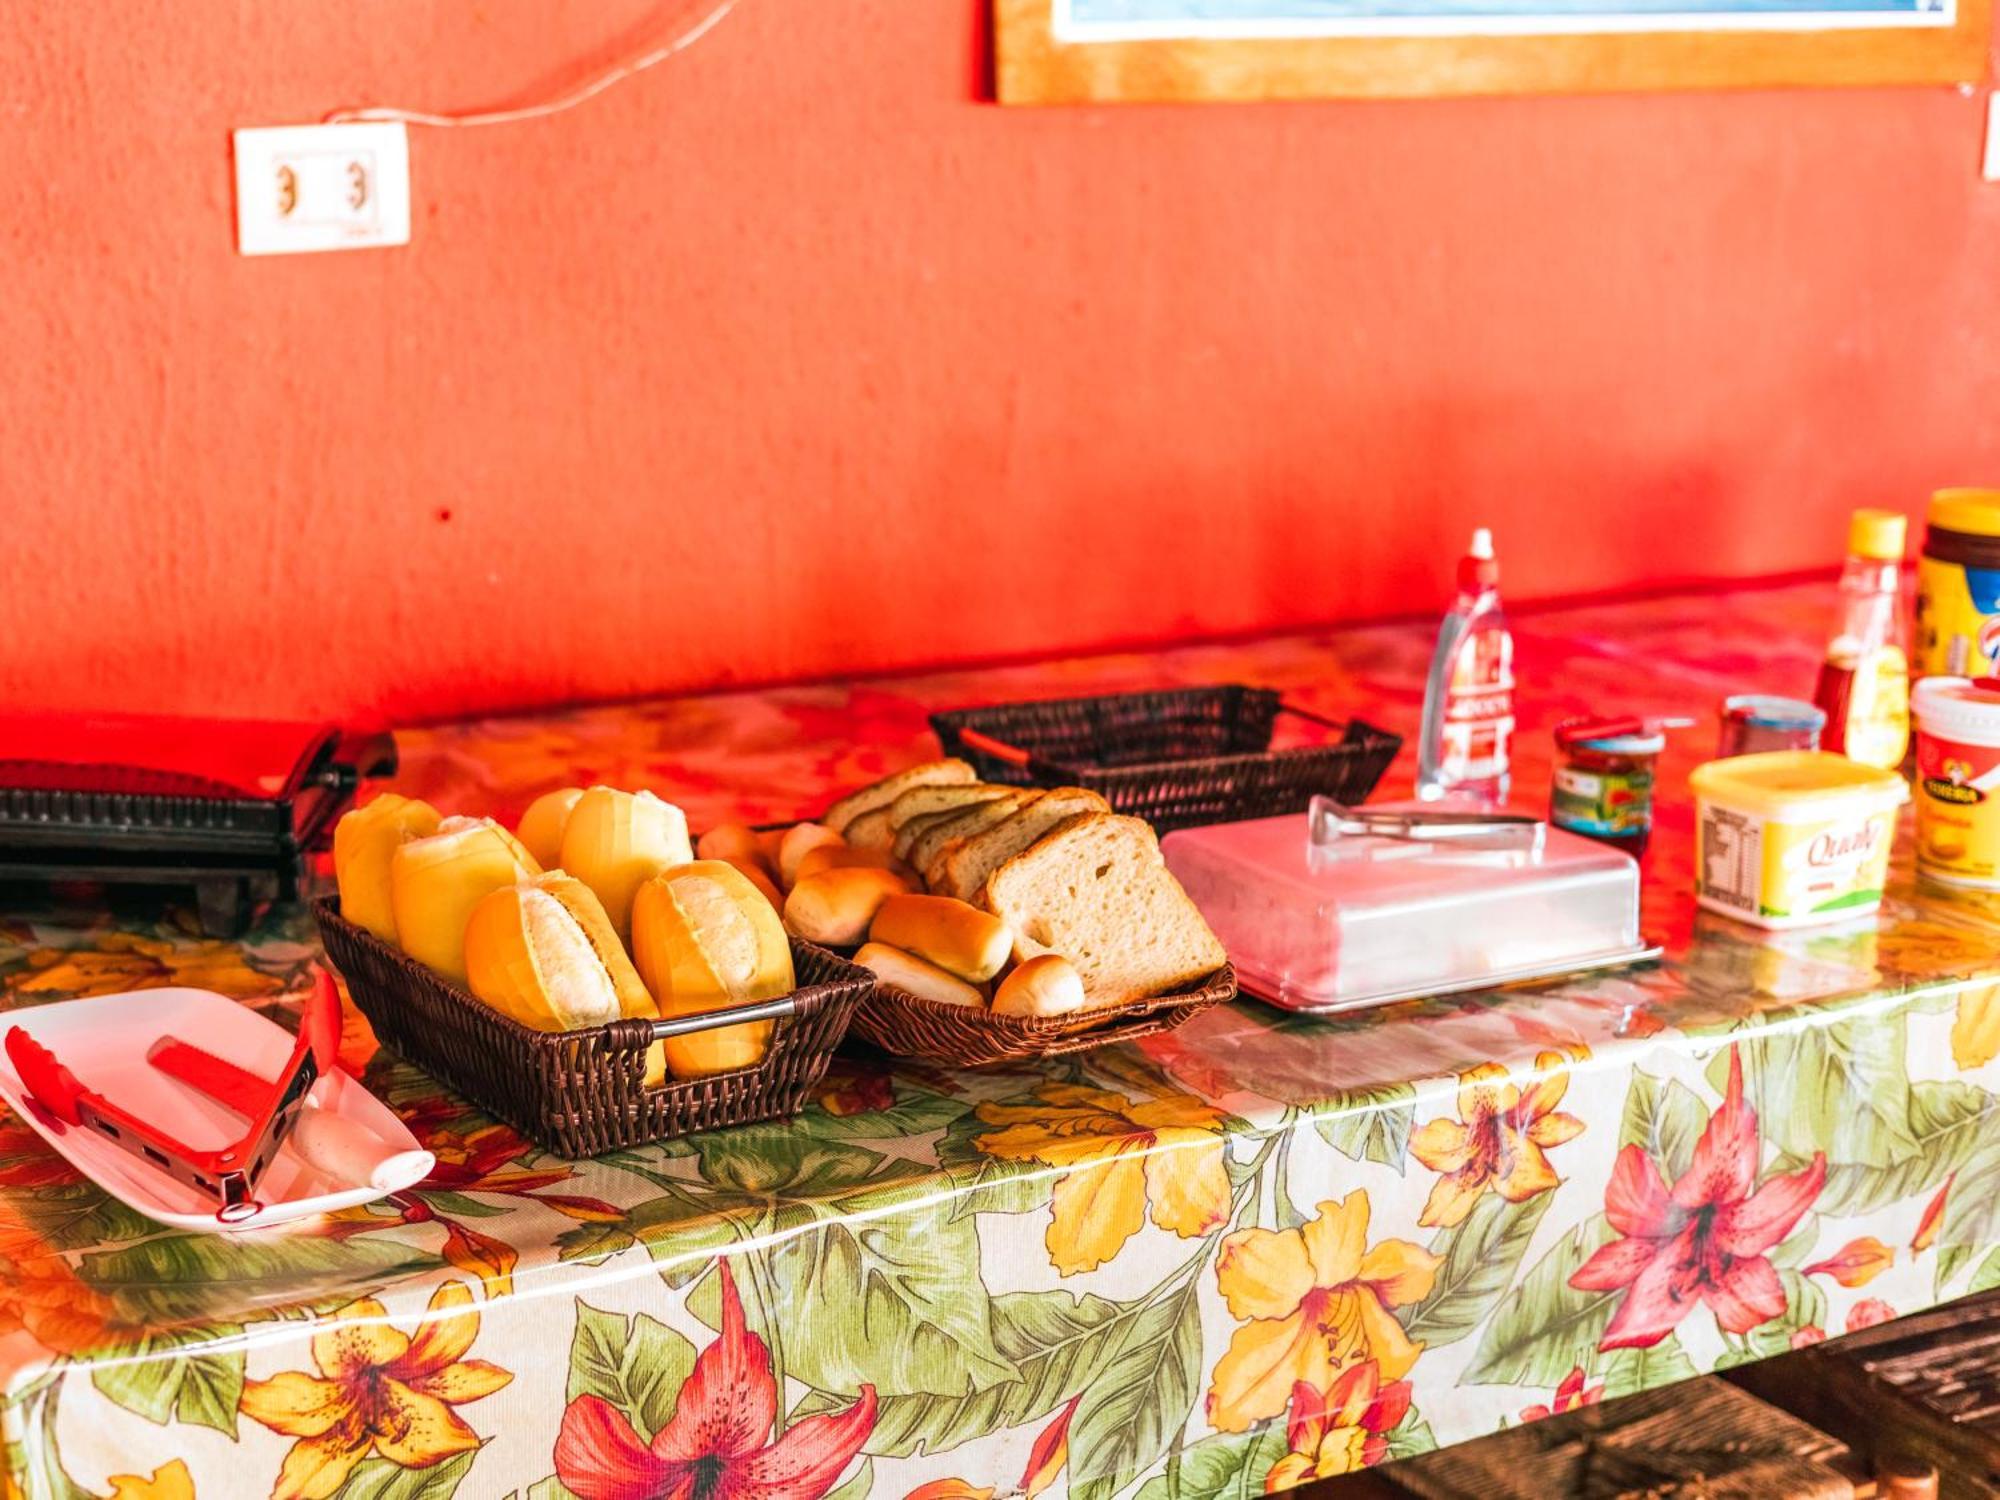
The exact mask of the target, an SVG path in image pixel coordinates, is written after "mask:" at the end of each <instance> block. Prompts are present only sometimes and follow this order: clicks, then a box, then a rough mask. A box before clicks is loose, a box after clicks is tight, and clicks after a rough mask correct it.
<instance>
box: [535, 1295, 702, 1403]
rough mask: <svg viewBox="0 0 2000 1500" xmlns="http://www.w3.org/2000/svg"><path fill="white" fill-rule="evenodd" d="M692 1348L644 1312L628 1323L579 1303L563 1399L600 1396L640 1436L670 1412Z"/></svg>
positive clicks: (689, 1364)
mask: <svg viewBox="0 0 2000 1500" xmlns="http://www.w3.org/2000/svg"><path fill="white" fill-rule="evenodd" d="M694 1361H695V1347H694V1344H693V1343H692V1342H691V1341H690V1340H688V1339H687V1338H685V1337H683V1336H682V1335H681V1334H679V1333H677V1332H675V1331H674V1330H673V1329H671V1328H669V1327H667V1326H666V1324H664V1323H662V1322H660V1321H658V1320H657V1319H655V1318H650V1317H648V1316H647V1315H646V1314H644V1313H637V1314H634V1315H633V1316H632V1317H631V1318H630V1319H629V1320H628V1319H627V1318H626V1317H625V1316H624V1315H623V1314H622V1313H615V1312H603V1311H600V1310H599V1309H597V1308H594V1307H592V1306H590V1305H589V1304H588V1303H584V1302H579V1303H577V1305H576V1334H575V1337H574V1338H573V1339H572V1340H571V1341H570V1351H569V1383H568V1385H567V1387H566V1388H565V1389H564V1393H563V1400H564V1401H565V1402H569V1401H574V1400H575V1399H576V1398H577V1397H578V1396H602V1397H603V1398H604V1399H605V1400H606V1401H609V1402H610V1403H611V1404H612V1405H613V1406H615V1407H617V1408H618V1409H619V1410H620V1411H622V1412H624V1413H625V1414H626V1415H627V1416H629V1417H630V1418H631V1419H632V1420H633V1422H634V1423H636V1424H637V1425H638V1427H639V1428H640V1429H641V1430H642V1431H645V1432H649V1433H650V1432H656V1431H658V1430H659V1428H660V1427H661V1426H662V1425H663V1424H664V1423H665V1422H666V1420H667V1419H668V1418H669V1417H671V1416H672V1415H673V1414H674V1401H675V1399H676V1398H677V1397H678V1396H679V1394H680V1389H681V1382H682V1381H684V1380H686V1379H687V1377H688V1372H689V1371H690V1370H692V1369H693V1368H694Z"/></svg>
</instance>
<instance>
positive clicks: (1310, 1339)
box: [1208, 1188, 1438, 1432]
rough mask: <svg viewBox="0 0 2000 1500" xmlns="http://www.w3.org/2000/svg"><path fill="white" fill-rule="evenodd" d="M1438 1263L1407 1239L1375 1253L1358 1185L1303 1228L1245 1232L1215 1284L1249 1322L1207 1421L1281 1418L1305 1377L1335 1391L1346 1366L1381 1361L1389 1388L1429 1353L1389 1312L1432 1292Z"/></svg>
mask: <svg viewBox="0 0 2000 1500" xmlns="http://www.w3.org/2000/svg"><path fill="white" fill-rule="evenodd" d="M1437 1267H1438V1257H1437V1256H1435V1255H1432V1254H1431V1253H1430V1252H1429V1251H1428V1250H1425V1249H1423V1248H1422V1247H1421V1246H1418V1245H1413V1244H1411V1243H1410V1242H1409V1241H1407V1240H1383V1241H1381V1242H1380V1243H1379V1244H1377V1245H1376V1246H1374V1248H1372V1249H1370V1248H1369V1247H1368V1194H1367V1193H1366V1192H1365V1191H1364V1190H1362V1189H1360V1188H1356V1189H1355V1190H1354V1191H1353V1192H1351V1193H1349V1194H1348V1195H1347V1196H1346V1197H1345V1198H1343V1199H1341V1200H1340V1201H1339V1202H1338V1203H1333V1202H1327V1203H1322V1204H1320V1205H1319V1212H1318V1213H1317V1214H1316V1215H1315V1216H1314V1217H1313V1218H1312V1219H1310V1220H1308V1221H1307V1222H1306V1223H1305V1224H1304V1225H1302V1226H1301V1227H1299V1228H1297V1229H1283V1230H1271V1229H1243V1230H1238V1231H1237V1232H1236V1233H1235V1234H1232V1235H1231V1236H1229V1238H1228V1239H1226V1240H1224V1241H1223V1242H1222V1255H1221V1258H1220V1259H1219V1260H1218V1261H1217V1262H1216V1267H1215V1279H1216V1282H1217V1284H1218V1286H1219V1287H1220V1288H1221V1291H1222V1297H1223V1301H1225V1302H1226V1303H1227V1304H1228V1305H1229V1312H1230V1315H1231V1316H1232V1317H1234V1318H1236V1319H1237V1320H1238V1321H1239V1322H1241V1323H1242V1324H1243V1326H1242V1327H1241V1328H1239V1329H1237V1330H1236V1332H1235V1334H1234V1335H1233V1336H1232V1337H1231V1338H1230V1340H1229V1348H1228V1349H1227V1350H1226V1351H1225V1352H1224V1354H1223V1356H1222V1358H1221V1360H1220V1361H1219V1362H1218V1363H1217V1364H1216V1367H1215V1382H1214V1384H1213V1385H1212V1386H1211V1387H1210V1388H1209V1392H1208V1419H1209V1421H1210V1422H1211V1423H1213V1424H1214V1425H1215V1426H1216V1427H1217V1428H1218V1429H1220V1430H1221V1431H1223V1432H1245V1431H1247V1430H1248V1429H1249V1428H1250V1427H1251V1426H1252V1425H1254V1424H1255V1423H1257V1422H1261V1421H1263V1420H1264V1419H1265V1418H1266V1417H1274V1416H1276V1415H1277V1414H1278V1413H1279V1412H1281V1411H1283V1410H1284V1409H1285V1405H1286V1403H1287V1402H1288V1401H1290V1400H1291V1396H1292V1388H1293V1387H1294V1386H1295V1385H1297V1384H1298V1383H1299V1382H1300V1381H1304V1382H1305V1383H1306V1384H1307V1385H1310V1386H1311V1387H1313V1389H1315V1390H1321V1391H1324V1390H1329V1389H1331V1388H1332V1386H1333V1382H1334V1378H1335V1376H1337V1375H1338V1374H1339V1373H1340V1371H1341V1370H1343V1369H1345V1368H1346V1367H1347V1366H1349V1365H1352V1364H1355V1363H1357V1362H1358V1361H1361V1360H1373V1361H1374V1362H1375V1365H1376V1367H1377V1372H1378V1374H1379V1376H1380V1378H1381V1379H1382V1380H1383V1381H1384V1382H1385V1383H1387V1382H1393V1381H1397V1380H1401V1379H1402V1378H1403V1377H1404V1376H1405V1375H1407V1374H1409V1372H1410V1367H1411V1366H1412V1365H1414V1364H1415V1363H1416V1362H1417V1355H1418V1353H1419V1352H1420V1351H1421V1350H1422V1349H1423V1347H1424V1346H1423V1345H1422V1344H1420V1343H1412V1342H1411V1341H1410V1339H1409V1338H1408V1336H1406V1335H1405V1334H1404V1332H1403V1328H1402V1325H1401V1324H1400V1323H1398V1322H1397V1321H1396V1319H1395V1317H1394V1316H1393V1315H1392V1314H1391V1313H1390V1311H1389V1309H1390V1308H1392V1307H1407V1306H1409V1305H1410V1304H1411V1303H1413V1302H1421V1301H1422V1300H1423V1299H1424V1298H1425V1297H1427V1296H1429V1295H1430V1290H1431V1282H1432V1280H1433V1279H1434V1278H1435V1277H1436V1274H1437Z"/></svg>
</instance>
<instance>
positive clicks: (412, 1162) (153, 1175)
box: [0, 989, 436, 1232]
mask: <svg viewBox="0 0 2000 1500" xmlns="http://www.w3.org/2000/svg"><path fill="white" fill-rule="evenodd" d="M14 1026H18V1027H20V1028H21V1030H23V1031H25V1032H27V1033H28V1034H29V1035H30V1036H32V1037H33V1038H34V1039H35V1040H36V1041H38V1042H40V1043H41V1044H42V1045H43V1046H45V1047H47V1048H48V1049H49V1050H50V1051H51V1052H53V1053H55V1055H56V1056H57V1058H58V1059H60V1060H61V1061H62V1062H63V1064H64V1065H65V1066H67V1067H68V1068H69V1070H70V1071H71V1072H72V1073H74V1074H76V1076H77V1078H78V1079H79V1080H80V1081H81V1082H82V1083H83V1085H84V1087H86V1088H90V1089H95V1090H97V1091H98V1092H99V1093H101V1094H103V1095H105V1096H106V1097H107V1098H109V1099H112V1100H115V1101H116V1102H117V1103H118V1104H120V1105H121V1106H123V1107H124V1108H126V1109H129V1110H131V1111H133V1112H134V1113H135V1114H138V1115H140V1116H142V1117H144V1118H145V1119H147V1120H150V1121H152V1122H154V1123H156V1124H157V1125H158V1126H159V1127H160V1128H161V1129H162V1130H164V1131H165V1132H166V1133H167V1134H169V1135H172V1136H174V1137H175V1138H177V1139H178V1140H180V1141H181V1142H183V1143H184V1144H185V1145H187V1146H189V1147H191V1148H193V1149H195V1150H206V1149H209V1148H212V1147H216V1146H222V1145H226V1144H227V1143H228V1142H229V1141H231V1140H232V1139H234V1138H236V1137H237V1136H239V1135H241V1134H242V1132H243V1129H244V1124H243V1121H242V1120H240V1119H239V1118H238V1117H237V1116H235V1115H233V1114H231V1113H230V1112H229V1111H228V1110H227V1109H224V1108H223V1107H222V1106H221V1105H220V1104H218V1103H216V1102H215V1101H213V1100H211V1099H209V1098H207V1097H206V1096H204V1095H202V1094H200V1093H198V1092H196V1091H195V1090H194V1089H192V1088H189V1087H188V1086H187V1085H185V1084H182V1083H178V1082H176V1081H175V1080H174V1079H171V1078H169V1077H167V1076H166V1075H165V1074H164V1073H161V1072H159V1071H158V1070H157V1069H155V1068H154V1067H153V1065H152V1064H151V1063H149V1062H147V1061H146V1053H147V1051H148V1049H150V1048H151V1047H152V1045H153V1043H155V1042H156V1041H158V1040H159V1039H160V1038H162V1037H165V1036H174V1037H178V1038H180V1039H181V1040H182V1041H185V1042H192V1043H194V1044H195V1045H196V1046H198V1047H203V1048H206V1049H207V1050H208V1051H210V1052H213V1053H215V1054H216V1055H217V1056H218V1057H225V1058H228V1059H229V1060H230V1061H231V1062H233V1063H236V1064H237V1065H238V1066H240V1067H244V1068H248V1069H249V1070H250V1071H251V1072H253V1073H257V1074H259V1075H261V1076H263V1077H265V1078H275V1077H276V1076H277V1074H278V1072H279V1070H280V1069H281V1068H283V1067H284V1065H285V1063H286V1061H287V1060H288V1059H289V1058H290V1057H291V1053H292V1042H293V1038H292V1034H291V1033H290V1032H288V1031H286V1030H285V1029H284V1028H283V1027H282V1026H280V1025H278V1024H277V1023H276V1022H274V1021H269V1020H266V1019H265V1018H264V1017H263V1016H260V1015H259V1014H257V1012H255V1011H253V1010H251V1009H250V1008H249V1007H247V1006H245V1005H243V1004H242V1003H241V1002H239V1001H236V1000H231V999H230V998H229V997H228V996H226V995H218V994H215V993H213V992H211V991H209V990H186V989H159V990H134V991H132V992H130V993H128V994H122V995H96V996H92V997H90V998H89V999H84V1000H65V1001H60V1002H58V1003H56V1004H53V1005H41V1006H35V1007H33V1008H31V1009H28V1010H18V1011H9V1012H6V1013H5V1014H0V1037H4V1036H5V1034H6V1032H7V1030H8V1028H10V1027H14ZM0 1099H5V1100H6V1101H7V1104H8V1105H9V1107H11V1108H12V1109H13V1111H14V1113H15V1114H17V1115H19V1116H20V1117H21V1118H22V1119H24V1120H26V1121H27V1122H28V1124H29V1125H30V1126H31V1127H32V1128H33V1129H34V1131H35V1132H36V1134H38V1135H40V1136H41V1138H42V1139H43V1140H45V1141H47V1142H48V1143H49V1144H50V1145H51V1146H53V1147H54V1148H55V1149H56V1150H57V1151H59V1152H61V1153H62V1155H63V1156H64V1157H65V1158H66V1159H67V1160H68V1161H69V1163H70V1165H71V1166H73V1167H75V1168H76V1169H77V1170H78V1171H79V1172H82V1173H83V1174H84V1175H85V1176H86V1177H88V1178H90V1179H91V1181H93V1182H95V1183H96V1184H97V1185H98V1186H99V1187H101V1188H103V1189H104V1190H105V1191H106V1192H107V1193H109V1194H111V1196H112V1197H114V1198H116V1199H118V1201H119V1202H121V1203H124V1204H126V1205H128V1206H129V1207H131V1208H135V1209H137V1210H138V1211H139V1212H140V1213H142V1214H144V1215H146V1217H148V1218H149V1219H157V1220H159V1222H160V1223H162V1224H170V1225H172V1226H174V1227H175V1228H177V1229H201V1230H210V1231H221V1232H227V1231H231V1230H239V1229H262V1228H268V1227H269V1226H271V1225H273V1224H283V1223H286V1222H288V1221H290V1220H293V1219H302V1218H306V1217H309V1216H310V1215H313V1214H322V1213H330V1212H332V1211H333V1210H335V1209H340V1208H351V1207H354V1206H355V1205H357V1204H361V1203H369V1202H372V1201H373V1200H375V1199H377V1198H381V1197H386V1196H387V1195H388V1194H390V1193H394V1192H399V1191H401V1190H402V1189H404V1188H406V1187H413V1186H415V1185H416V1184H417V1183H419V1182H421V1181H423V1179H424V1178H425V1177H428V1176H429V1175H430V1172H431V1168H432V1167H433V1166H434V1165H435V1164H436V1163H435V1160H434V1159H433V1158H432V1156H431V1154H430V1153H429V1152H428V1151H425V1150H423V1149H421V1148H420V1147H419V1146H418V1145H417V1141H416V1137H415V1136H413V1135H411V1134H410V1132H409V1128H408V1127H407V1126H405V1125H404V1124H403V1122H402V1121H401V1120H399V1119H398V1118H397V1117H396V1115H395V1114H394V1113H393V1112H392V1111H391V1110H390V1109H389V1108H388V1107H387V1106H386V1105H384V1104H383V1103H382V1102H381V1100H379V1099H377V1098H376V1097H375V1096H374V1095H373V1094H371V1093H369V1092H368V1090H366V1089H365V1088H363V1087H362V1086H361V1085H360V1084H359V1083H357V1082H355V1081H354V1080H353V1079H352V1078H349V1077H347V1076H346V1075H345V1074H336V1075H333V1076H328V1077H322V1078H321V1079H320V1080H319V1082H318V1083H316V1084H314V1085H313V1090H312V1093H311V1094H309V1095H308V1096H307V1106H306V1111H307V1112H306V1114H305V1116H303V1117H302V1118H301V1120H300V1122H299V1125H298V1126H297V1127H296V1129H295V1131H294V1135H293V1138H292V1139H291V1140H289V1141H287V1142H286V1144H285V1145H284V1147H283V1148H282V1149H281V1150H280V1151H279V1153H278V1156H277V1158H276V1160H274V1161H273V1162H272V1163H271V1165H270V1167H269V1168H268V1169H267V1170H266V1171H265V1173H264V1176H263V1179H262V1180H261V1181H260V1182H259V1183H258V1185H257V1198H258V1202H259V1207H258V1209H257V1211H256V1212H255V1213H254V1214H250V1215H248V1216H246V1217H244V1218H241V1219H237V1220H233V1221H231V1222H229V1223H224V1222H222V1221H221V1220H219V1219H218V1218H217V1217H216V1212H215V1205H214V1203H213V1202H212V1201H210V1200H208V1199H205V1198H203V1197H202V1195H201V1194H200V1193H197V1192H196V1191H195V1190H194V1189H193V1188H191V1187H189V1186H187V1185H186V1184H185V1183H182V1182H177V1181H175V1180H174V1179H173V1178H172V1177H170V1176H168V1175H167V1174H166V1173H165V1172H162V1171H160V1170H159V1169H158V1168H156V1167H154V1166H153V1165H152V1164H151V1163H150V1162H147V1161H144V1160H142V1159H141V1158H139V1157H137V1156H134V1155H132V1154H131V1153H130V1152H128V1151H126V1150H124V1149H123V1148H121V1147H119V1146H115V1145H113V1144H112V1143H111V1142H110V1141H108V1140H106V1139H105V1138H104V1137H103V1136H101V1135H98V1134H97V1133H96V1132H95V1131H92V1130H85V1129H81V1128H78V1127H76V1126H71V1125H65V1124H63V1123H62V1122H61V1121H60V1120H57V1119H55V1118H54V1117H53V1116H51V1115H48V1114H46V1113H45V1112H44V1111H42V1110H40V1109H38V1108H35V1107H32V1106H30V1105H29V1103H28V1102H27V1093H26V1090H24V1089H23V1088H22V1087H21V1080H20V1077H19V1075H18V1074H16V1073H15V1071H14V1065H13V1063H12V1062H11V1061H10V1060H9V1059H8V1057H7V1054H6V1052H5V1051H4V1050H0ZM315 1110H317V1111H321V1112H323V1115H322V1118H320V1119H317V1120H315V1119H314V1117H313V1116H314V1111H315ZM314 1141H322V1142H330V1143H331V1144H330V1145H322V1146H315V1147H314V1148H313V1149H312V1151H311V1155H310V1159H309V1158H308V1156H307V1154H306V1152H305V1151H304V1150H302V1149H301V1148H302V1145H304V1144H306V1143H310V1142H314Z"/></svg>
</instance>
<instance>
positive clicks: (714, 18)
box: [325, 0, 738, 128]
mask: <svg viewBox="0 0 2000 1500" xmlns="http://www.w3.org/2000/svg"><path fill="white" fill-rule="evenodd" d="M737 3H738V0H721V3H719V4H718V5H716V6H715V7H714V8H713V9H712V10H710V11H709V12H708V14H707V15H705V16H703V17H702V18H701V19H700V20H699V21H697V22H695V24H694V25H692V26H690V27H688V29H687V30H685V31H683V32H682V33H681V34H680V35H679V36H677V37H675V38H674V39H673V40H672V41H670V42H666V43H663V44H662V45H660V46H658V47H655V48H654V49H653V50H652V51H651V52H648V53H646V54H645V55H644V56H642V57H635V58H633V59H631V60H630V61H629V62H622V63H618V64H616V65H614V66H613V67H611V68H608V69H606V70H605V71H604V72H602V73H600V74H598V75H597V76H596V77H595V78H592V79H590V80H588V81H587V82H585V83H581V84H578V85H577V86H576V87H575V88H573V89H571V90H570V91H569V92H568V93H566V94H559V95H557V96H556V97H555V98H553V99H549V100H545V101H543V102H542V103H540V104H524V105H521V106H519V107H518V108H515V109H491V110H482V111H479V112H477V113H473V114H461V115H435V114H428V113H426V112H424V111H423V110H418V109H393V108H389V107H386V106H373V107H370V108H367V109H337V110H335V111H334V112H333V113H332V114H330V115H328V116H327V117H326V121H325V123H326V124H328V125H358V124H367V123H376V122H386V123H392V124H393V123H397V122H400V123H402V124H405V125H434V126H437V127H440V128H452V127H456V126H470V125H514V124H518V123H519V122H521V121H523V120H539V119H544V118H546V117H547V116H549V115H559V114H561V113H562V112H563V111H564V110H569V109H575V108H576V107H577V106H578V105H579V104H587V103H589V102H590V101H591V100H592V99H595V98H596V97H597V96H598V95H599V94H601V93H603V92H604V91H605V90H606V89H609V88H615V87H616V86H617V85H619V84H621V83H623V82H624V81H625V80H626V79H628V78H633V77H636V76H637V75H638V74H640V73H643V72H645V71H646V69H648V68H650V67H653V66H655V65H656V64H658V63H663V62H665V61H666V60H667V59H668V58H670V57H672V56H674V55H675V54H676V53H679V52H683V51H685V50H686V49H687V48H689V47H692V46H693V45H694V44H695V43H696V42H698V41H700V40H701V39H702V38H703V37H705V36H707V35H708V34H709V32H711V31H713V30H714V29H715V28H716V27H717V26H719V25H721V24H722V20H723V18H724V17H725V16H727V15H728V14H729V13H730V12H731V11H732V10H734V9H736V6H737Z"/></svg>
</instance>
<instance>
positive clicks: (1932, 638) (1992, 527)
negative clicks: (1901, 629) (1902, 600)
mask: <svg viewBox="0 0 2000 1500" xmlns="http://www.w3.org/2000/svg"><path fill="white" fill-rule="evenodd" d="M1924 519H1925V527H1924V547H1923V552H1922V554H1921V555H1920V556H1919V557H1918V559H1917V641H1916V647H1917V649H1916V661H1915V663H1914V666H1915V670H1916V675H1917V676H1918V677H1984V676H1986V675H1987V674H1989V673H1991V672H1993V671H1994V670H1995V669H1996V667H2000V490H1975V489H1953V490H1939V491H1938V492H1937V493H1936V494H1934V495H1932V496H1931V505H1930V511H1929V513H1928V514H1927V515H1926V516H1925V518H1924Z"/></svg>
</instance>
